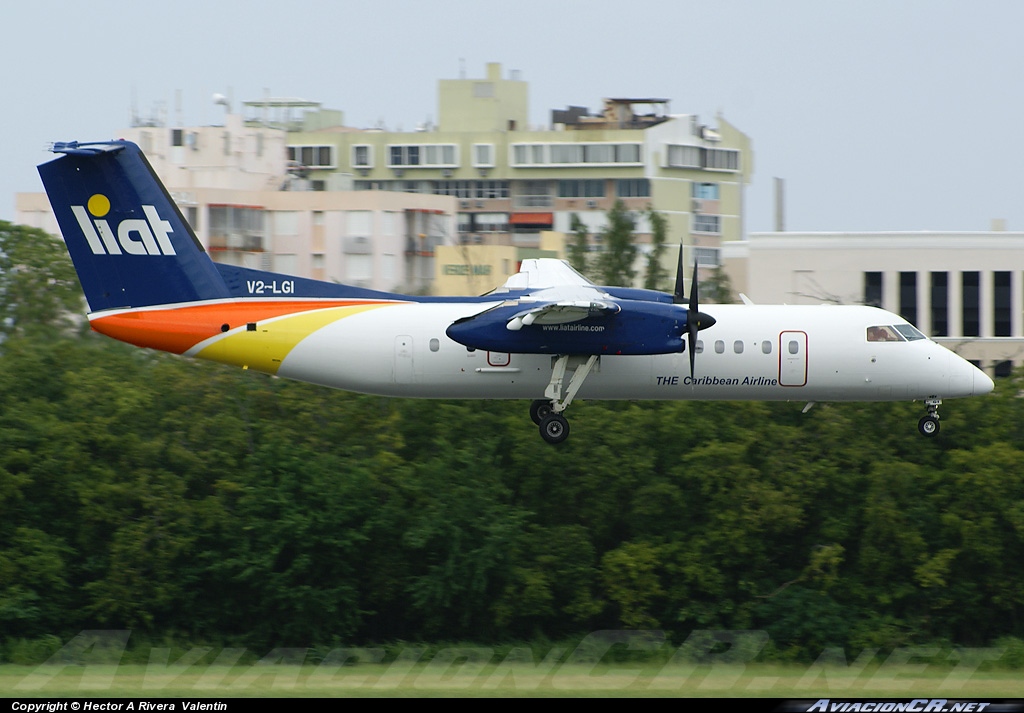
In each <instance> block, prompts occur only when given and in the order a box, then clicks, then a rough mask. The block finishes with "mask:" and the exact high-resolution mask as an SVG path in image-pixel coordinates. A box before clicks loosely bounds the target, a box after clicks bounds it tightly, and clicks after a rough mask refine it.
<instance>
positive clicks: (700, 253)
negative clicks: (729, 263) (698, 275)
mask: <svg viewBox="0 0 1024 713" xmlns="http://www.w3.org/2000/svg"><path fill="white" fill-rule="evenodd" d="M721 253H722V250H721V248H694V249H693V255H694V257H696V258H697V264H698V265H701V266H702V267H718V266H719V265H721V264H722V261H721Z"/></svg>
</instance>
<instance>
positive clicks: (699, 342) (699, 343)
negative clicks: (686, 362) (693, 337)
mask: <svg viewBox="0 0 1024 713" xmlns="http://www.w3.org/2000/svg"><path fill="white" fill-rule="evenodd" d="M693 353H694V354H703V353H704V340H703V339H698V340H697V347H696V349H694V350H693Z"/></svg>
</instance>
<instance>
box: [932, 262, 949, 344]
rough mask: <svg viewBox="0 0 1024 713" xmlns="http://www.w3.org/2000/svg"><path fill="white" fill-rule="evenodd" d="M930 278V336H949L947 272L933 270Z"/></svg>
mask: <svg viewBox="0 0 1024 713" xmlns="http://www.w3.org/2000/svg"><path fill="white" fill-rule="evenodd" d="M931 279H932V294H931V303H932V336H933V337H948V336H949V274H948V273H945V272H933V273H932V275H931Z"/></svg>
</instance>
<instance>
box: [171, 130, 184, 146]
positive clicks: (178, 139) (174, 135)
mask: <svg viewBox="0 0 1024 713" xmlns="http://www.w3.org/2000/svg"><path fill="white" fill-rule="evenodd" d="M184 145H185V132H184V130H182V129H171V146H184Z"/></svg>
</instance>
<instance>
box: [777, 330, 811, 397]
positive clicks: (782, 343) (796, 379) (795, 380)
mask: <svg viewBox="0 0 1024 713" xmlns="http://www.w3.org/2000/svg"><path fill="white" fill-rule="evenodd" d="M794 339H795V340H796V342H797V345H798V346H797V350H798V353H797V354H790V353H789V344H788V342H791V341H793V340H794ZM779 386H807V332H803V331H799V330H787V331H784V332H779Z"/></svg>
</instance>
